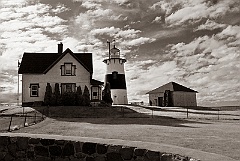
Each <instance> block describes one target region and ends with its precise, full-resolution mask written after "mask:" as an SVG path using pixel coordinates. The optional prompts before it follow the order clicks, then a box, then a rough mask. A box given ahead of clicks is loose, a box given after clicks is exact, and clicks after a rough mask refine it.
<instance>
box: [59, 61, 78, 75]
mask: <svg viewBox="0 0 240 161" xmlns="http://www.w3.org/2000/svg"><path fill="white" fill-rule="evenodd" d="M61 75H63V76H75V75H76V65H73V64H72V63H64V65H61Z"/></svg>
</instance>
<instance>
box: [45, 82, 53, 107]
mask: <svg viewBox="0 0 240 161" xmlns="http://www.w3.org/2000/svg"><path fill="white" fill-rule="evenodd" d="M51 99H52V87H51V85H50V83H47V86H46V91H45V95H44V104H45V105H48V106H49V105H51Z"/></svg>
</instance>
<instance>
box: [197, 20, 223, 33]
mask: <svg viewBox="0 0 240 161" xmlns="http://www.w3.org/2000/svg"><path fill="white" fill-rule="evenodd" d="M225 27H227V25H226V24H219V23H216V22H215V21H212V20H209V19H208V20H207V21H206V23H205V24H202V25H200V26H198V27H197V28H196V29H195V30H194V31H199V30H214V29H218V28H225Z"/></svg>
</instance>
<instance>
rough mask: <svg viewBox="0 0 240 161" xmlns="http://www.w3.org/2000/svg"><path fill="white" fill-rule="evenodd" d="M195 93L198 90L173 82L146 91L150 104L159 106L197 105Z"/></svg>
mask: <svg viewBox="0 0 240 161" xmlns="http://www.w3.org/2000/svg"><path fill="white" fill-rule="evenodd" d="M196 93H198V92H197V91H195V90H193V89H190V88H188V87H185V86H183V85H180V84H178V83H175V82H169V83H167V84H165V85H163V86H160V87H158V88H156V89H154V90H152V91H149V92H147V94H149V104H150V105H151V106H161V107H164V106H171V107H174V106H180V107H193V106H197V99H196Z"/></svg>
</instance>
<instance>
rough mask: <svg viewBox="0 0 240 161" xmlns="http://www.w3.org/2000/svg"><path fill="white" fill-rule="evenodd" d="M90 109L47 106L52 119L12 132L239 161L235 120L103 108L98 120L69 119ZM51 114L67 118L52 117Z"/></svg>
mask: <svg viewBox="0 0 240 161" xmlns="http://www.w3.org/2000/svg"><path fill="white" fill-rule="evenodd" d="M90 108H91V107H83V108H82V109H76V108H75V110H74V107H72V108H71V107H61V108H56V107H52V109H51V107H50V111H51V110H52V111H51V112H52V115H51V117H52V118H47V119H46V120H44V121H43V122H40V123H38V124H36V125H34V126H31V127H26V128H23V129H20V130H18V131H16V132H17V133H19V132H21V133H36V134H39V133H40V134H57V135H65V136H81V137H95V138H106V139H123V140H132V141H147V142H154V143H165V144H171V145H176V146H180V147H186V148H191V149H198V150H201V151H206V152H211V153H216V154H221V155H225V156H228V157H231V158H233V159H236V160H240V151H239V147H240V135H239V133H240V130H239V126H240V121H239V120H199V119H190V120H189V119H180V118H172V117H166V116H154V118H152V117H151V115H149V114H139V113H137V112H135V111H134V110H131V109H128V110H127V109H124V110H125V114H124V117H123V115H122V108H121V107H115V108H108V109H107V108H106V109H105V110H103V111H102V113H98V115H97V116H98V117H92V118H86V117H76V118H71V117H70V118H69V116H75V115H76V116H79V115H77V114H76V113H78V114H80V113H83V112H86V111H88V112H89V113H91V112H93V111H94V109H90ZM38 110H39V111H40V110H42V109H41V108H39V109H38ZM72 110H74V111H72ZM91 110H92V111H91ZM107 110H109V113H108V115H109V114H112V116H109V117H100V116H104V114H105V112H106V111H107ZM144 110H146V109H144ZM54 112H56V113H58V114H62V115H65V116H66V115H68V117H56V116H57V115H55V116H54V115H53V114H54ZM95 112H96V109H95ZM233 112H234V111H233ZM236 112H238V111H236ZM56 113H55V114H56ZM86 113H87V112H86Z"/></svg>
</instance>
